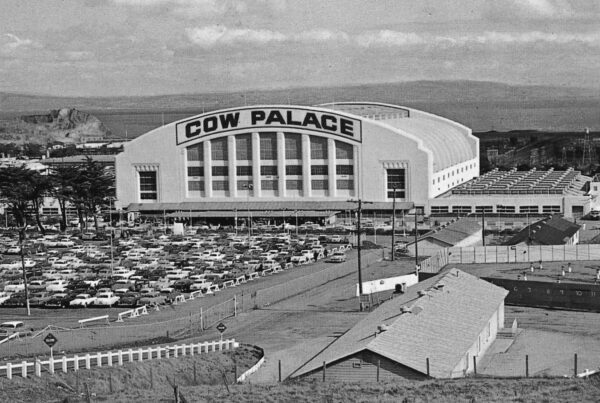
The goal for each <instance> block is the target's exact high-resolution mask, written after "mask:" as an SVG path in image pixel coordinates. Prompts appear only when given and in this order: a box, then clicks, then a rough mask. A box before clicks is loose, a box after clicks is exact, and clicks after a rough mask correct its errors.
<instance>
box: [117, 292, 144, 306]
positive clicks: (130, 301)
mask: <svg viewBox="0 0 600 403" xmlns="http://www.w3.org/2000/svg"><path fill="white" fill-rule="evenodd" d="M141 297H142V296H141V295H140V293H139V292H133V291H129V292H126V293H125V294H122V295H121V298H120V299H119V301H117V306H128V307H133V308H135V307H136V306H138V305H139V303H140V298H141Z"/></svg>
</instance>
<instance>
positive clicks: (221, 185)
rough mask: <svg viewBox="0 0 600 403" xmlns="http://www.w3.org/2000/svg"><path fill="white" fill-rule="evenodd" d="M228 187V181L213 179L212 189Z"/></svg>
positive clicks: (225, 188)
mask: <svg viewBox="0 0 600 403" xmlns="http://www.w3.org/2000/svg"><path fill="white" fill-rule="evenodd" d="M228 187H229V181H213V182H212V188H213V190H227V189H228Z"/></svg>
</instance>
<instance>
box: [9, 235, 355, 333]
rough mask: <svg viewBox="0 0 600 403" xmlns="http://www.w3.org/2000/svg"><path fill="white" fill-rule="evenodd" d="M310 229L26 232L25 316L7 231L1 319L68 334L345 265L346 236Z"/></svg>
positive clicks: (13, 242) (15, 247)
mask: <svg viewBox="0 0 600 403" xmlns="http://www.w3.org/2000/svg"><path fill="white" fill-rule="evenodd" d="M311 229H313V230H314V231H312V232H306V231H303V233H299V234H298V236H296V234H290V233H285V232H280V231H277V228H273V229H271V231H269V232H264V231H260V232H256V233H253V234H252V236H248V234H247V233H244V234H241V233H240V234H238V235H236V233H235V232H228V231H225V230H215V231H212V230H210V229H209V230H206V229H199V228H187V230H186V232H185V234H183V235H178V236H173V235H168V234H166V233H165V232H163V231H156V230H153V231H149V230H148V228H141V229H137V228H132V229H130V230H129V231H127V232H125V231H121V234H123V235H124V236H123V237H119V238H116V237H115V238H113V239H111V237H110V236H109V235H110V234H106V235H104V236H102V237H101V239H100V237H99V239H89V238H91V237H90V236H89V233H88V234H85V235H84V236H83V238H87V239H82V236H81V235H77V234H49V235H45V236H41V235H39V234H36V233H32V234H29V235H28V238H27V239H26V241H25V242H24V243H23V258H24V259H23V262H24V266H25V269H26V273H27V279H28V280H27V283H28V291H29V303H30V306H31V313H32V315H31V316H30V317H27V315H26V309H25V306H26V299H25V292H24V288H25V284H24V282H23V272H22V269H21V267H22V262H21V256H20V251H21V247H20V245H19V244H18V241H17V238H16V237H15V234H12V233H10V232H6V233H5V234H4V235H3V236H2V238H1V240H2V245H4V247H3V249H2V250H0V251H1V252H2V260H1V263H0V284H1V288H2V291H0V321H1V322H5V321H9V320H20V321H23V322H24V324H25V326H24V328H25V329H27V330H28V331H37V330H40V329H43V328H45V327H46V326H48V325H53V326H60V327H68V328H72V327H77V326H78V321H79V320H81V319H82V318H88V317H94V316H98V315H106V314H108V315H109V316H110V317H111V318H114V317H115V316H116V315H117V313H118V312H122V311H123V310H125V309H131V308H135V307H140V306H147V307H149V308H150V307H154V306H168V305H169V304H172V303H173V302H175V301H176V300H177V299H178V298H181V297H183V298H189V296H190V295H196V296H202V295H217V293H219V294H220V293H222V291H224V290H225V289H227V288H228V287H232V286H236V285H239V284H240V283H243V282H244V283H245V282H246V281H248V280H251V279H252V280H254V279H260V281H261V282H263V283H264V284H263V285H265V284H267V283H268V281H267V277H264V276H265V275H267V274H270V273H278V272H282V271H284V270H290V269H294V268H303V267H309V266H313V265H314V263H317V265H318V263H319V262H327V264H334V263H342V262H344V261H345V260H346V258H347V255H346V253H345V246H346V245H347V242H348V238H347V234H345V233H343V232H341V233H340V232H338V233H333V232H331V231H329V232H328V233H324V232H323V231H319V230H317V229H315V228H314V227H313V228H311ZM305 230H306V229H305ZM111 245H112V246H111ZM340 246H343V247H342V248H340ZM338 249H341V250H338ZM224 294H226V293H224ZM218 299H221V298H218Z"/></svg>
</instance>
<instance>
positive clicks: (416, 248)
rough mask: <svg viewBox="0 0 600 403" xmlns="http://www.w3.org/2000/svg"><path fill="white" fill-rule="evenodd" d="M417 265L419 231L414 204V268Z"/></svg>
mask: <svg viewBox="0 0 600 403" xmlns="http://www.w3.org/2000/svg"><path fill="white" fill-rule="evenodd" d="M417 267H419V231H417V207H416V206H415V269H416V268H417Z"/></svg>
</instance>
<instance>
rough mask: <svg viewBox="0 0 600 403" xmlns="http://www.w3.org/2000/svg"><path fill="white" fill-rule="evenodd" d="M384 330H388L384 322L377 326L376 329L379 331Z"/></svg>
mask: <svg viewBox="0 0 600 403" xmlns="http://www.w3.org/2000/svg"><path fill="white" fill-rule="evenodd" d="M386 330H388V326H387V325H386V324H385V323H382V324H381V325H379V326H377V331H378V332H379V333H382V332H385V331H386Z"/></svg>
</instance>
